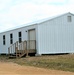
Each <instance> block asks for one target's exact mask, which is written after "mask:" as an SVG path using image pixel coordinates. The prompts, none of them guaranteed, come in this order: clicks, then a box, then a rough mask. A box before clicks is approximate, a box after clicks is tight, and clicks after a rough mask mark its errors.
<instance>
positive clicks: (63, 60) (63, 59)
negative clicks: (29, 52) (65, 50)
mask: <svg viewBox="0 0 74 75" xmlns="http://www.w3.org/2000/svg"><path fill="white" fill-rule="evenodd" d="M0 61H4V62H14V63H17V64H19V65H28V66H35V67H41V68H48V69H55V70H63V71H71V72H74V54H68V55H47V56H41V57H28V58H18V59H8V56H7V57H6V56H1V55H0Z"/></svg>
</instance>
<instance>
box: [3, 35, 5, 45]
mask: <svg viewBox="0 0 74 75" xmlns="http://www.w3.org/2000/svg"><path fill="white" fill-rule="evenodd" d="M3 45H5V35H3Z"/></svg>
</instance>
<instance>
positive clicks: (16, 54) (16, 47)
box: [15, 47, 18, 58]
mask: <svg viewBox="0 0 74 75" xmlns="http://www.w3.org/2000/svg"><path fill="white" fill-rule="evenodd" d="M17 50H18V47H16V50H15V51H16V58H17Z"/></svg>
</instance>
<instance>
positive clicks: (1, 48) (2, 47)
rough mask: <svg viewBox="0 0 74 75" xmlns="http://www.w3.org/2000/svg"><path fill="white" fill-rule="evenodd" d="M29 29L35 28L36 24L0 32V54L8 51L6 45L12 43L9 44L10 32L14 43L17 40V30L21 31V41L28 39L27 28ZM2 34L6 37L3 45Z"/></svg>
mask: <svg viewBox="0 0 74 75" xmlns="http://www.w3.org/2000/svg"><path fill="white" fill-rule="evenodd" d="M30 29H36V25H32V26H28V27H23V28H19V29H15V30H11V31H7V32H3V33H0V54H2V53H8V47H9V46H11V45H12V44H10V34H11V33H12V34H13V43H15V42H16V41H18V40H19V38H18V32H21V33H22V41H25V40H28V30H30ZM26 31H27V32H26ZM3 35H5V37H6V44H5V45H3Z"/></svg>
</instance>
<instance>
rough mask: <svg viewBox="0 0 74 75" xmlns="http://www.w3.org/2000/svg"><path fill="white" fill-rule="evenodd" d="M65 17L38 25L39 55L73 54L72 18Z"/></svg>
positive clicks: (73, 31)
mask: <svg viewBox="0 0 74 75" xmlns="http://www.w3.org/2000/svg"><path fill="white" fill-rule="evenodd" d="M72 20H73V21H72V22H71V23H70V22H67V15H65V16H61V17H58V18H56V19H53V20H51V21H47V22H44V23H41V24H39V25H38V48H39V54H55V53H74V16H72Z"/></svg>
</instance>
